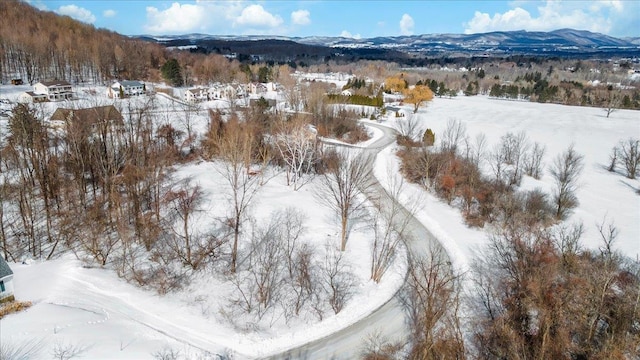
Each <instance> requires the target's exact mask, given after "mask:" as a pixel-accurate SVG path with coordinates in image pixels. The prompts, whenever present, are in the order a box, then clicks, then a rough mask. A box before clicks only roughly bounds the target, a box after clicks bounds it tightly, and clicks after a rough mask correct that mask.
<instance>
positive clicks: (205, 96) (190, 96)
mask: <svg viewBox="0 0 640 360" xmlns="http://www.w3.org/2000/svg"><path fill="white" fill-rule="evenodd" d="M207 100H209V92H208V90H207V89H205V88H193V89H188V90H187V91H185V92H184V101H186V102H188V103H196V102H201V101H207Z"/></svg>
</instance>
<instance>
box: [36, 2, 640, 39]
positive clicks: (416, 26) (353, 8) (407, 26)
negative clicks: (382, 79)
mask: <svg viewBox="0 0 640 360" xmlns="http://www.w3.org/2000/svg"><path fill="white" fill-rule="evenodd" d="M25 1H27V2H29V3H31V4H32V5H33V6H35V7H37V8H39V9H42V10H47V11H54V12H56V13H58V14H63V15H68V16H70V17H72V18H75V19H77V20H80V21H83V22H85V23H89V24H92V25H94V26H95V27H97V28H106V29H109V30H112V31H115V32H118V33H121V34H124V35H143V34H148V35H175V34H189V33H203V34H212V35H283V36H291V37H304V36H344V37H353V38H370V37H376V36H399V35H419V34H438V33H450V34H451V33H452V34H462V33H467V34H471V33H482V32H490V31H505V30H527V31H551V30H556V29H562V28H573V29H578V30H589V31H593V32H599V33H603V34H607V35H611V36H616V37H629V36H631V37H638V36H640V0H545V1H533V0H513V1H480V0H471V1H469V0H449V1H443V0H440V1H438V0H413V1H391V0H371V1H364V0H358V1H339V0H306V1H305V0H301V1H294V0H287V1H282V0H269V1H264V0H263V1H246V0H234V1H231V0H190V1H186V0H175V1H138V0H110V1H106V0H104V1H103V0H25Z"/></svg>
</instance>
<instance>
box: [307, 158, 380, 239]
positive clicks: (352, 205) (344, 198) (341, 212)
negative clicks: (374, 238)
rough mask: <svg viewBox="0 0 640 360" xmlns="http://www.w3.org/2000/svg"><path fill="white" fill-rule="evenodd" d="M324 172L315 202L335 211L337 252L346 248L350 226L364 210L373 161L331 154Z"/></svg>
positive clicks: (369, 186) (370, 182)
mask: <svg viewBox="0 0 640 360" xmlns="http://www.w3.org/2000/svg"><path fill="white" fill-rule="evenodd" d="M325 161H326V169H324V172H323V174H322V177H321V178H320V179H321V180H320V182H319V185H318V187H317V188H316V190H317V191H316V193H315V195H316V198H317V199H318V200H319V201H320V202H322V203H323V204H325V205H327V206H328V207H329V208H331V209H332V210H334V211H335V212H336V213H337V214H338V217H339V219H340V228H341V233H340V249H341V250H342V251H344V250H345V249H346V247H347V239H348V237H349V230H348V229H349V222H350V221H351V220H352V218H353V216H354V215H355V214H356V213H357V212H358V211H359V210H361V209H362V208H363V206H364V204H365V200H366V199H365V195H364V194H366V193H367V191H368V190H369V189H370V188H371V187H372V185H373V180H372V176H373V174H372V171H371V162H372V159H371V158H370V157H369V156H367V155H365V154H358V155H351V154H350V153H346V152H345V153H343V152H335V151H334V152H332V153H329V154H328V155H327V157H326V159H325Z"/></svg>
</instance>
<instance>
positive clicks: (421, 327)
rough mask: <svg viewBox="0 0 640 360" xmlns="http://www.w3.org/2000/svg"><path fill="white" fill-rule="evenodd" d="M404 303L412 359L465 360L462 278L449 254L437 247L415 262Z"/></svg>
mask: <svg viewBox="0 0 640 360" xmlns="http://www.w3.org/2000/svg"><path fill="white" fill-rule="evenodd" d="M407 285H408V286H407V289H406V290H405V291H404V293H403V294H402V297H401V299H402V302H403V303H404V305H405V310H406V311H407V313H408V315H409V324H410V329H411V337H410V341H409V348H410V350H409V356H408V357H407V358H409V359H437V358H447V359H463V358H465V345H464V338H463V334H462V323H461V314H460V307H461V301H460V297H461V277H460V275H458V274H456V272H455V270H454V269H453V267H452V266H451V263H450V262H449V261H448V260H447V255H446V253H445V251H444V250H443V249H442V248H441V247H440V246H439V245H438V246H433V247H431V249H430V250H429V252H428V254H427V255H426V256H425V257H420V258H414V259H412V260H411V263H410V267H409V273H408V279H407Z"/></svg>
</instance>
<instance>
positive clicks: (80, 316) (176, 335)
mask: <svg viewBox="0 0 640 360" xmlns="http://www.w3.org/2000/svg"><path fill="white" fill-rule="evenodd" d="M29 89H30V87H28V86H25V87H24V88H22V87H20V86H15V87H7V86H0V98H9V99H12V100H13V99H15V97H16V96H17V94H18V93H19V92H20V91H25V90H29ZM99 93H102V92H99ZM142 100H143V99H138V100H135V99H132V100H130V101H142ZM156 101H157V102H158V104H159V106H160V107H161V108H162V109H164V110H161V111H167V112H170V111H175V110H172V109H180V107H179V106H175V107H174V105H172V104H173V103H172V102H171V101H170V100H168V99H166V98H163V97H157V100H156ZM58 105H59V106H64V103H48V104H46V105H43V106H46V107H48V109H49V111H50V112H52V109H53V108H54V107H55V106H58ZM407 109H408V108H407ZM410 112H411V111H410V110H407V113H410ZM416 116H418V117H419V119H420V121H421V122H422V123H423V127H424V128H431V129H432V130H433V131H434V132H435V133H436V140H438V134H441V133H442V131H443V130H444V129H445V127H446V125H447V122H448V121H449V120H452V119H457V120H459V121H461V122H462V123H464V124H465V125H466V129H467V133H468V135H469V136H470V137H471V138H472V139H473V138H474V137H475V135H476V134H478V133H481V132H482V133H484V134H485V135H486V136H487V140H488V143H489V148H491V147H492V146H493V145H494V144H496V143H497V142H498V141H499V139H500V136H502V135H504V134H506V133H507V132H508V131H510V132H513V133H517V132H519V131H521V130H524V131H526V133H527V135H528V137H529V139H530V140H531V141H537V142H540V143H542V144H544V145H546V147H547V152H546V157H545V163H546V164H547V165H548V164H550V163H551V162H552V159H553V157H555V156H556V155H557V154H559V153H561V152H562V151H564V150H565V149H566V148H567V147H568V146H569V144H571V143H573V144H574V145H575V149H576V151H577V152H578V153H580V154H583V155H584V157H585V168H584V171H583V173H582V176H581V180H580V181H581V186H580V188H579V190H578V198H579V199H580V205H579V207H578V208H576V209H575V211H574V214H573V215H572V216H571V218H570V219H569V220H568V221H569V222H578V221H581V222H583V223H584V225H585V229H586V232H585V234H584V236H583V243H584V245H585V246H586V247H588V248H597V247H598V246H599V235H598V233H597V231H596V229H595V224H598V223H601V222H602V221H603V219H604V218H605V217H606V219H607V221H609V220H611V221H614V223H615V225H616V226H617V228H618V229H619V230H620V235H619V237H618V239H617V242H616V243H615V244H614V247H615V248H616V249H618V250H619V251H620V252H621V253H623V254H625V255H627V256H629V257H631V258H633V259H637V258H638V256H639V254H640V196H639V195H638V194H636V190H637V189H639V188H640V181H638V180H630V179H627V178H625V177H624V176H623V175H622V174H619V173H610V172H608V171H606V169H605V166H606V163H607V160H608V156H609V153H610V150H611V148H612V147H613V146H614V145H616V144H617V143H618V141H620V140H623V139H627V138H629V137H634V138H640V112H637V111H627V110H618V111H616V112H614V113H612V114H611V116H610V118H606V116H605V114H604V112H603V111H602V109H598V108H586V107H569V106H561V105H552V104H537V103H527V102H517V101H503V100H497V99H489V98H487V97H483V96H476V97H457V98H453V99H440V98H437V99H435V100H434V101H432V102H431V103H429V104H428V106H427V107H426V108H422V109H420V111H419V113H418V114H417V115H416ZM167 118H168V116H167ZM207 120H208V119H207V114H206V111H200V112H198V113H197V114H195V115H194V117H193V119H192V121H193V124H192V125H193V131H195V132H202V131H204V129H206V124H207ZM3 122H5V121H4V120H3ZM365 123H366V122H365ZM386 123H387V125H389V126H393V119H390V120H388V121H387V122H386ZM177 125H180V126H183V127H184V126H186V124H184V122H182V123H178V124H177ZM369 129H370V134H371V136H372V139H371V140H369V141H368V142H367V143H365V144H358V145H357V146H360V147H363V146H367V145H369V144H371V143H373V142H374V141H375V140H376V139H378V138H380V136H382V133H381V131H380V130H377V129H374V128H371V127H369ZM394 153H395V149H394V148H393V147H389V148H387V149H384V150H383V151H382V152H381V153H380V155H379V156H378V158H377V160H376V165H375V173H376V176H377V177H378V178H379V180H380V181H381V183H382V184H383V185H384V186H386V187H389V186H390V180H389V178H388V174H394V175H395V176H399V175H400V174H399V171H398V166H399V165H398V160H397V158H396V157H395V155H394ZM177 170H178V171H177V173H176V174H175V176H176V178H186V177H190V178H191V179H192V180H191V181H192V183H194V184H199V185H200V186H201V187H202V188H203V190H204V191H205V193H206V195H207V201H206V202H205V204H203V205H202V209H203V212H201V213H199V217H200V218H199V219H198V220H199V223H200V224H201V225H202V226H204V225H203V224H205V223H207V222H210V221H211V219H212V218H213V217H215V216H220V215H223V214H224V211H225V210H224V208H223V207H221V206H220V203H222V202H223V201H226V200H225V195H224V192H223V191H222V190H221V189H224V188H225V186H226V185H225V184H224V181H223V179H222V178H221V176H220V164H218V163H215V162H200V163H192V164H188V165H185V166H183V167H181V168H179V169H177ZM314 186H315V185H314V183H313V181H312V182H310V183H308V184H306V185H304V186H303V187H302V188H301V189H300V190H299V191H296V192H294V191H292V188H291V187H288V186H286V183H285V178H284V176H283V175H282V174H275V175H274V177H273V178H271V179H270V180H269V181H268V182H267V183H266V184H265V185H264V186H263V187H262V189H261V190H260V192H259V194H258V195H257V198H256V200H255V202H254V204H253V207H252V208H251V214H252V215H253V216H254V217H255V218H256V219H257V221H258V223H260V222H261V221H265V220H266V219H268V218H269V216H270V214H272V213H273V212H274V211H276V210H279V209H283V208H286V207H295V208H297V209H298V211H300V212H302V213H305V215H306V219H307V220H306V222H305V228H306V232H305V236H304V239H305V241H308V242H309V243H311V244H313V246H314V247H316V248H318V250H319V251H322V247H323V245H324V244H325V243H326V241H327V239H329V241H331V242H332V243H335V244H337V241H338V238H339V235H338V231H339V227H338V225H337V223H336V218H335V216H334V215H333V214H332V213H331V211H330V210H328V209H326V208H324V207H323V206H321V205H319V204H318V202H317V200H316V199H315V198H314V194H313V188H314ZM522 187H523V188H536V187H540V188H542V189H543V190H545V191H547V192H548V191H549V190H550V189H551V187H552V185H551V179H550V177H549V175H548V173H545V175H544V176H543V177H542V179H541V180H540V181H537V180H534V179H530V178H525V179H524V180H523V185H522ZM415 199H420V200H421V202H422V204H423V206H421V207H420V208H419V209H418V211H417V214H416V217H417V218H418V219H419V220H420V221H421V222H422V223H423V224H424V225H425V226H426V227H427V228H428V229H429V230H430V231H431V232H432V233H433V234H434V235H435V236H436V237H437V238H438V240H439V241H440V242H441V243H442V245H443V246H444V247H445V249H446V250H447V252H448V254H449V256H450V258H451V260H452V262H453V263H454V265H455V266H456V267H457V268H458V269H459V270H461V271H464V270H465V269H468V266H469V263H470V262H471V261H472V259H473V258H474V256H476V254H478V250H479V249H481V248H482V247H483V245H484V244H486V241H487V234H486V232H485V231H484V230H482V229H477V228H469V227H467V226H466V225H465V224H464V222H463V219H462V216H461V215H460V212H459V211H458V210H457V209H455V208H453V207H451V206H449V205H447V204H446V203H444V202H443V201H442V200H440V199H438V198H436V197H435V196H433V195H431V194H429V193H426V192H425V191H424V190H423V189H422V188H421V187H419V186H417V185H415V184H408V185H407V186H406V187H405V190H404V192H403V194H402V197H401V199H400V201H401V202H403V203H405V204H408V203H410V202H411V201H413V200H415ZM368 236H370V231H369V230H367V228H366V226H364V224H360V226H356V228H355V229H354V232H353V233H352V235H351V237H350V240H349V243H348V246H347V254H346V257H347V258H348V259H349V261H350V263H351V266H352V268H353V271H354V273H355V274H356V276H357V279H358V283H359V285H358V288H357V292H356V294H355V295H354V297H353V298H352V299H351V301H350V302H349V303H348V304H347V306H346V307H345V308H344V309H343V311H342V312H340V313H339V314H338V315H335V316H328V317H327V318H325V319H324V320H323V321H322V322H320V323H317V322H314V321H313V320H312V319H300V320H297V321H293V322H291V323H290V324H289V325H284V324H283V323H282V322H276V323H275V324H274V327H272V328H270V329H264V330H263V331H261V332H256V333H248V334H247V333H242V332H238V331H236V330H235V329H234V328H233V326H232V325H231V324H229V323H228V322H227V321H226V320H224V319H223V318H222V317H221V316H220V313H219V310H220V308H221V307H222V306H223V305H224V302H225V297H226V296H227V295H228V294H229V292H230V291H231V288H230V287H229V285H228V283H227V282H225V279H224V278H222V277H220V276H219V275H214V274H211V273H209V272H206V271H205V272H202V273H199V274H198V275H197V276H196V277H195V278H194V279H193V281H192V283H191V284H190V285H189V286H188V287H186V288H185V289H183V290H182V291H179V292H177V293H172V294H169V295H165V296H160V295H157V294H156V293H154V292H151V291H147V290H142V289H140V288H138V287H136V286H134V285H132V284H129V283H126V282H125V281H123V280H122V279H120V278H118V277H117V276H116V274H115V273H114V272H113V271H111V270H103V269H99V268H85V267H83V264H82V263H81V262H80V261H78V260H76V259H75V258H73V257H72V256H71V255H68V256H66V257H64V258H61V259H57V260H53V261H47V262H37V261H36V262H33V263H30V264H14V263H11V264H10V266H11V268H12V269H13V271H14V273H15V276H14V283H15V295H16V298H17V299H18V300H21V301H32V302H33V303H34V306H32V307H31V308H29V309H28V310H26V311H23V312H21V313H18V314H13V315H10V316H7V317H5V318H4V319H2V321H0V341H1V342H3V344H4V343H20V342H23V341H29V340H31V339H36V340H38V341H40V342H41V344H42V351H41V353H40V356H42V357H47V356H48V355H49V354H50V353H51V349H52V348H53V346H54V345H55V344H61V343H66V344H76V345H81V346H83V347H86V351H85V352H84V353H83V354H82V355H83V356H84V357H85V358H100V359H133V358H135V359H150V358H152V354H153V353H154V352H156V351H159V350H161V349H163V348H173V349H176V350H180V351H181V354H182V355H183V356H185V355H186V356H188V357H189V356H191V357H200V358H207V357H204V356H206V355H205V354H215V353H218V354H220V353H225V352H231V353H234V354H235V356H236V358H240V359H242V358H260V357H264V356H268V355H270V354H274V353H277V352H278V351H282V350H285V349H287V348H290V347H294V346H295V345H299V344H303V343H305V342H308V341H310V340H312V339H317V338H320V337H323V336H326V335H328V334H331V333H333V332H336V331H337V330H339V329H342V328H344V327H346V326H348V325H349V324H352V323H354V322H356V321H358V320H359V319H362V318H364V317H366V316H367V315H368V314H370V313H371V312H372V311H374V310H375V309H377V308H379V307H380V306H382V305H383V304H385V303H386V302H387V301H388V299H389V298H390V297H391V296H392V295H393V294H394V293H395V292H396V290H397V289H398V286H400V285H401V284H402V282H403V279H404V274H405V272H406V267H405V258H404V256H401V257H400V258H399V259H398V261H397V262H396V263H395V264H394V267H393V268H392V269H391V270H390V271H389V272H388V273H387V274H386V275H385V277H384V278H383V281H382V282H381V283H380V284H375V283H372V282H371V281H369V280H368V278H369V267H368V266H369V249H368V242H367V241H368ZM327 315H329V314H327Z"/></svg>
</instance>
